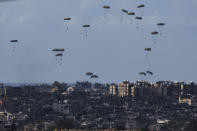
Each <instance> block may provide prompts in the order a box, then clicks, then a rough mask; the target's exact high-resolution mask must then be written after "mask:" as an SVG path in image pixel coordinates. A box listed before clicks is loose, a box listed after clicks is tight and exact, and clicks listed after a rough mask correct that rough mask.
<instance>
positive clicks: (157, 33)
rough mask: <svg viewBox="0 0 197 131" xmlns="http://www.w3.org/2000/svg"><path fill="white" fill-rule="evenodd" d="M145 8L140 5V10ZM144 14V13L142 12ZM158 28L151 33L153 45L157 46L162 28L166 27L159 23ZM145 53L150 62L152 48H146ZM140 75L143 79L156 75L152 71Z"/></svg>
mask: <svg viewBox="0 0 197 131" xmlns="http://www.w3.org/2000/svg"><path fill="white" fill-rule="evenodd" d="M142 7H144V5H139V6H138V8H142ZM141 13H142V14H143V12H141ZM138 19H141V18H138ZM156 26H157V27H158V29H157V30H154V31H152V32H151V33H150V35H151V36H152V38H153V43H154V44H156V43H157V37H158V35H162V28H163V27H164V26H165V23H162V22H159V23H157V24H156ZM144 51H145V54H146V55H145V59H146V60H147V62H148V60H149V59H150V58H149V57H150V53H151V51H152V48H151V47H146V48H144ZM139 75H141V76H143V77H147V76H148V75H150V76H152V75H154V73H153V72H152V71H150V70H147V71H143V72H139Z"/></svg>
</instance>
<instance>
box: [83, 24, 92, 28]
mask: <svg viewBox="0 0 197 131" xmlns="http://www.w3.org/2000/svg"><path fill="white" fill-rule="evenodd" d="M82 27H84V28H86V27H90V25H83V26H82Z"/></svg>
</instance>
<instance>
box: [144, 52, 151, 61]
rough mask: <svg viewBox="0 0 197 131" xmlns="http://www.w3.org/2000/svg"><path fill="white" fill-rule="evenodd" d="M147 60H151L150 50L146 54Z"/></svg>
mask: <svg viewBox="0 0 197 131" xmlns="http://www.w3.org/2000/svg"><path fill="white" fill-rule="evenodd" d="M145 57H146V60H147V61H149V60H150V54H149V53H148V52H146V54H145Z"/></svg>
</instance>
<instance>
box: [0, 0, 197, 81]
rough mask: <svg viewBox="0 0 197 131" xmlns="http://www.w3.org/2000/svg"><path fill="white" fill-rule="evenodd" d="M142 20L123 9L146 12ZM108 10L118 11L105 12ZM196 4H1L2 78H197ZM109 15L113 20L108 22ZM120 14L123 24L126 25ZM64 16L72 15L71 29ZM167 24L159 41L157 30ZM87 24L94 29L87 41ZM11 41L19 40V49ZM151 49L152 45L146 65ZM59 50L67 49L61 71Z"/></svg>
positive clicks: (95, 0)
mask: <svg viewBox="0 0 197 131" xmlns="http://www.w3.org/2000/svg"><path fill="white" fill-rule="evenodd" d="M138 4H145V8H144V9H143V14H144V19H143V21H142V22H141V23H139V25H140V28H139V29H136V21H134V23H133V24H130V19H129V17H128V16H126V15H122V14H121V11H120V10H121V9H123V8H124V9H127V10H128V11H134V12H136V15H138V16H139V15H141V12H140V11H139V9H137V8H136V7H137V5H138ZM103 5H109V6H111V9H110V10H104V9H103V8H102V6H103ZM196 7H197V1H196V0H20V1H12V2H0V60H1V62H0V81H1V82H53V81H55V80H57V81H60V82H74V81H77V80H88V78H87V77H86V76H85V72H87V71H91V72H94V73H96V74H98V75H99V76H100V78H99V79H98V80H97V81H99V82H101V81H102V82H119V81H122V80H130V81H135V80H139V79H145V78H143V77H141V76H139V75H138V72H141V71H146V70H151V71H152V72H154V76H152V77H148V78H146V79H147V80H150V81H158V80H172V81H174V80H178V81H190V80H193V81H197V69H196V68H197V45H196V44H197V16H196V15H195V13H196V12H197V8H196ZM104 14H106V16H107V18H104ZM121 16H123V20H122V21H120V18H121ZM64 17H71V18H72V20H71V21H70V22H69V23H68V24H69V30H68V31H67V30H66V29H65V26H64V20H63V19H64ZM158 22H165V23H166V26H165V27H164V28H163V29H162V32H163V33H162V35H161V36H158V39H157V43H156V44H154V43H153V40H152V36H151V35H150V32H151V31H154V30H157V29H158V28H157V26H156V24H157V23H158ZM83 24H90V25H91V28H89V30H88V37H87V39H86V38H85V34H84V30H83V28H82V27H81V26H82V25H83ZM12 39H17V40H19V42H18V44H17V46H16V49H15V52H13V51H12V43H10V42H9V41H10V40H12ZM145 47H151V48H152V52H151V53H150V56H149V60H146V59H145V58H146V57H145V56H146V53H145V52H144V48H145ZM53 48H65V52H64V56H63V63H62V66H59V65H58V62H57V61H56V60H55V56H54V53H53V52H52V51H51V49H53Z"/></svg>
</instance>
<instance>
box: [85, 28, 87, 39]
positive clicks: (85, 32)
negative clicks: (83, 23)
mask: <svg viewBox="0 0 197 131" xmlns="http://www.w3.org/2000/svg"><path fill="white" fill-rule="evenodd" d="M85 37H86V38H87V37H88V29H85Z"/></svg>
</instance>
